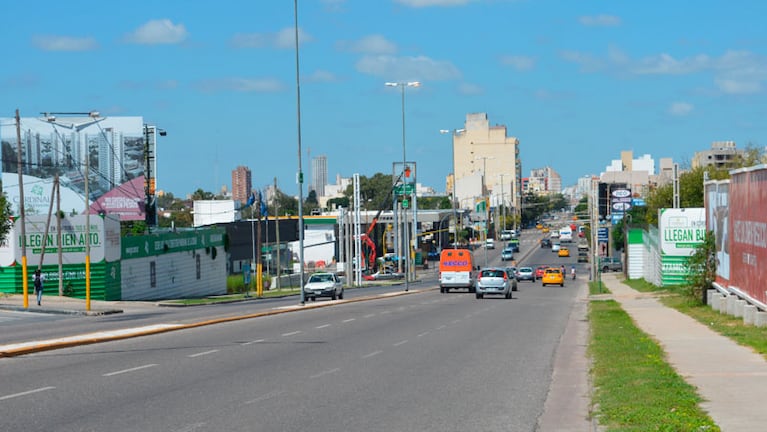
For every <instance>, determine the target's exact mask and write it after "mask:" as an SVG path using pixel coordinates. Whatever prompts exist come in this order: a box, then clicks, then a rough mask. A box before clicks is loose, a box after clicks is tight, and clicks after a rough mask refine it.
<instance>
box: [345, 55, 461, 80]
mask: <svg viewBox="0 0 767 432" xmlns="http://www.w3.org/2000/svg"><path fill="white" fill-rule="evenodd" d="M356 68H357V70H358V71H359V72H362V73H366V74H368V75H375V76H379V77H382V78H384V79H386V80H389V81H446V80H451V79H456V78H460V76H461V72H460V71H459V70H458V68H456V67H455V66H454V65H453V64H452V63H450V62H445V61H437V60H432V59H430V58H428V57H424V56H418V57H394V56H385V55H379V56H364V57H362V58H361V59H360V60H359V61H358V62H357V64H356Z"/></svg>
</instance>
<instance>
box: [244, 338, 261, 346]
mask: <svg viewBox="0 0 767 432" xmlns="http://www.w3.org/2000/svg"><path fill="white" fill-rule="evenodd" d="M264 341H266V339H256V340H254V341H250V342H244V343H243V345H252V344H257V343H261V342H264Z"/></svg>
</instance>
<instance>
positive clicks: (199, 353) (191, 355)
mask: <svg viewBox="0 0 767 432" xmlns="http://www.w3.org/2000/svg"><path fill="white" fill-rule="evenodd" d="M217 352H218V350H217V349H214V350H210V351H203V352H198V353H196V354H189V355H188V356H187V357H189V358H195V357H202V356H204V355H208V354H213V353H217Z"/></svg>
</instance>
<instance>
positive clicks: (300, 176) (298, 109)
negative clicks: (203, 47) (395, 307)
mask: <svg viewBox="0 0 767 432" xmlns="http://www.w3.org/2000/svg"><path fill="white" fill-rule="evenodd" d="M293 18H294V21H295V22H294V25H293V28H294V30H295V43H296V129H297V131H298V261H299V266H300V269H299V274H300V278H301V280H300V282H299V284H298V288H299V291H300V293H301V304H302V305H303V304H305V303H306V298H305V296H304V172H303V167H302V164H301V81H300V74H299V71H300V69H299V64H298V58H299V57H298V0H293Z"/></svg>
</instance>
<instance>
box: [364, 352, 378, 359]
mask: <svg viewBox="0 0 767 432" xmlns="http://www.w3.org/2000/svg"><path fill="white" fill-rule="evenodd" d="M382 352H383V351H373V352H372V353H370V354H365V355H364V356H362V358H364V359H366V358H370V357H373V356H377V355H378V354H381V353H382Z"/></svg>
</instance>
